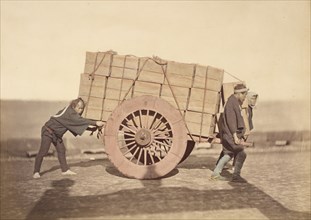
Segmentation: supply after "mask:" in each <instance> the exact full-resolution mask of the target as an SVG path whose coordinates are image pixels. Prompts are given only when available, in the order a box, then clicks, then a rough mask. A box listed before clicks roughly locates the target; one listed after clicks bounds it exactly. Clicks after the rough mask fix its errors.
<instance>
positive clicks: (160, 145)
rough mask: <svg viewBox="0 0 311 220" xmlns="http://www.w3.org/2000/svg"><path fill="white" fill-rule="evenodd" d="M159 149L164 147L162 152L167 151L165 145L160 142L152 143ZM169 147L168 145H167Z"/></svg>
mask: <svg viewBox="0 0 311 220" xmlns="http://www.w3.org/2000/svg"><path fill="white" fill-rule="evenodd" d="M154 144H155V145H156V146H157V147H158V148H159V149H160V150H161V151H163V149H162V147H163V148H164V152H165V153H168V151H169V150H168V149H167V148H166V146H165V145H163V144H162V143H161V144H160V143H154ZM168 148H169V147H168Z"/></svg>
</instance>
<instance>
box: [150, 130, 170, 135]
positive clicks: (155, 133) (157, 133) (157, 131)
mask: <svg viewBox="0 0 311 220" xmlns="http://www.w3.org/2000/svg"><path fill="white" fill-rule="evenodd" d="M171 131H172V130H171V129H168V130H164V131H160V130H156V131H154V132H153V133H154V135H156V136H158V135H160V134H166V133H168V132H171Z"/></svg>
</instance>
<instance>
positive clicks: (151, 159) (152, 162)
mask: <svg viewBox="0 0 311 220" xmlns="http://www.w3.org/2000/svg"><path fill="white" fill-rule="evenodd" d="M148 153H149V156H150V158H151V161H152V164H155V162H154V159H153V156H152V155H151V152H150V149H148Z"/></svg>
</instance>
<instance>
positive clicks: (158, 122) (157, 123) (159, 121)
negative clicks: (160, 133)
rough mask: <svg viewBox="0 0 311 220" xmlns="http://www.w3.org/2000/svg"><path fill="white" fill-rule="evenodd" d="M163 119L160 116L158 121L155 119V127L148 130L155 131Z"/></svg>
mask: <svg viewBox="0 0 311 220" xmlns="http://www.w3.org/2000/svg"><path fill="white" fill-rule="evenodd" d="M162 118H163V116H161V117H160V118H159V119H155V120H156V121H157V122H156V125H155V126H153V127H151V128H150V129H151V130H156V129H157V127H159V125H160V124H161V123H162V121H161V119H162Z"/></svg>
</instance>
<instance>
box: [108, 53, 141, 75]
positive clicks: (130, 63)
mask: <svg viewBox="0 0 311 220" xmlns="http://www.w3.org/2000/svg"><path fill="white" fill-rule="evenodd" d="M138 65H139V58H138V57H135V56H123V55H114V56H113V59H112V64H111V76H112V77H116V78H124V79H132V80H134V79H135V78H136V75H137V69H138Z"/></svg>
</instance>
